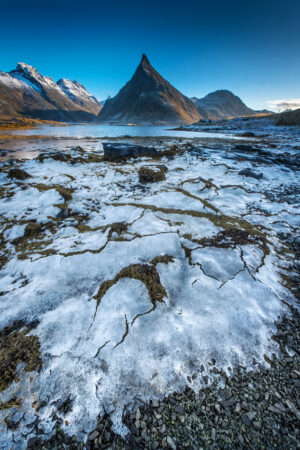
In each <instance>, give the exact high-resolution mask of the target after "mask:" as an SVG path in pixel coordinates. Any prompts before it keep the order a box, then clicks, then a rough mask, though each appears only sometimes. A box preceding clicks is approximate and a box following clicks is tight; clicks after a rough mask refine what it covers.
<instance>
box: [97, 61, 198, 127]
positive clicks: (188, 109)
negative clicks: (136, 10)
mask: <svg viewBox="0 0 300 450" xmlns="http://www.w3.org/2000/svg"><path fill="white" fill-rule="evenodd" d="M200 118H201V116H200V114H199V112H198V110H197V108H196V107H195V105H194V103H193V102H192V101H191V100H190V99H189V98H187V97H185V96H184V95H183V94H181V93H180V92H179V91H178V90H177V89H175V88H174V87H173V86H172V85H171V84H170V83H169V82H168V81H166V80H165V79H164V78H163V77H162V76H161V75H160V74H159V73H158V72H157V71H156V70H155V69H154V68H153V67H152V66H151V64H150V62H149V61H148V58H147V56H146V55H143V57H142V60H141V62H140V64H139V66H138V68H137V69H136V71H135V73H134V75H133V77H132V78H131V80H130V81H128V83H127V84H126V85H125V86H124V87H123V88H122V89H121V90H120V91H119V93H118V94H117V95H116V96H115V97H113V98H112V99H108V100H106V102H105V104H104V106H103V108H102V110H101V111H100V113H99V116H98V118H97V121H98V122H110V123H138V124H175V123H193V122H196V121H197V120H199V119H200Z"/></svg>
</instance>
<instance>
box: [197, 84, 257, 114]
mask: <svg viewBox="0 0 300 450" xmlns="http://www.w3.org/2000/svg"><path fill="white" fill-rule="evenodd" d="M193 101H194V103H195V105H196V107H197V109H198V111H199V113H200V114H201V116H203V117H204V118H205V119H224V118H226V117H242V116H253V115H255V114H256V111H254V110H253V109H251V108H248V106H246V105H245V103H243V102H242V100H241V99H240V98H239V97H238V96H236V95H234V94H233V93H232V92H230V91H227V90H224V89H223V90H218V91H215V92H211V93H210V94H208V95H206V97H203V98H200V99H195V97H193Z"/></svg>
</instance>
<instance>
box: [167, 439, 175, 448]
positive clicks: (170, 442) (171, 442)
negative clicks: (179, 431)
mask: <svg viewBox="0 0 300 450" xmlns="http://www.w3.org/2000/svg"><path fill="white" fill-rule="evenodd" d="M167 444H168V445H169V447H171V448H172V449H173V450H176V445H175V442H174V441H173V439H172V438H171V437H170V436H167Z"/></svg>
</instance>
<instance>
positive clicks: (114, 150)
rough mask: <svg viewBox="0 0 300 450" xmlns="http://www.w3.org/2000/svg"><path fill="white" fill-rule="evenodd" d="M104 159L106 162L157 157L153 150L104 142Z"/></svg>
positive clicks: (139, 146) (155, 151)
mask: <svg viewBox="0 0 300 450" xmlns="http://www.w3.org/2000/svg"><path fill="white" fill-rule="evenodd" d="M103 149H104V159H105V160H106V161H124V160H126V159H129V158H138V157H142V156H152V157H155V156H158V155H159V153H158V151H157V150H156V149H155V148H152V147H144V146H141V145H133V144H125V143H117V142H113V143H110V142H104V143H103Z"/></svg>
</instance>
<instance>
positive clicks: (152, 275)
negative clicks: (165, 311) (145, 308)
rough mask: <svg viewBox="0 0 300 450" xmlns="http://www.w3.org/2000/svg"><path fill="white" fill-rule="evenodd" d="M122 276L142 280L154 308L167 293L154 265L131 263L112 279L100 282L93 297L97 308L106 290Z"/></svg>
mask: <svg viewBox="0 0 300 450" xmlns="http://www.w3.org/2000/svg"><path fill="white" fill-rule="evenodd" d="M122 278H133V279H135V280H140V281H142V282H143V283H144V284H145V286H146V288H147V289H148V292H149V297H150V300H151V303H152V304H153V308H154V309H155V308H156V304H157V302H163V298H164V297H166V295H167V293H166V290H165V288H164V287H163V285H162V284H161V282H160V277H159V274H158V272H157V270H156V267H155V266H153V265H149V264H132V265H130V266H127V267H124V269H122V270H121V271H120V272H119V273H118V275H116V276H115V278H114V279H113V280H107V281H104V282H103V283H102V284H101V286H100V288H99V290H98V293H97V294H96V295H95V297H94V298H95V299H96V300H97V308H98V306H99V305H100V302H101V299H102V297H103V296H104V295H105V294H106V292H107V291H108V290H109V289H110V288H111V287H112V286H113V285H114V284H116V283H117V282H118V281H119V280H121V279H122Z"/></svg>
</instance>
